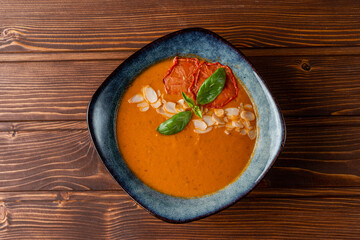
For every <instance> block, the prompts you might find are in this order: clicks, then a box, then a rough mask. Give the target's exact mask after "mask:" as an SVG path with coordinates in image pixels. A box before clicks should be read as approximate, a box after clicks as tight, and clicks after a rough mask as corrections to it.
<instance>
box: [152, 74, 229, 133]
mask: <svg viewBox="0 0 360 240" xmlns="http://www.w3.org/2000/svg"><path fill="white" fill-rule="evenodd" d="M225 80H226V73H225V69H224V68H219V69H217V70H216V71H215V72H214V73H213V74H212V75H211V76H210V77H208V78H207V79H206V80H205V81H204V82H203V84H201V86H200V88H199V91H198V93H197V95H196V102H197V104H195V102H194V101H193V100H192V99H191V98H189V97H188V96H186V94H185V93H183V92H181V94H182V96H183V98H184V100H185V102H186V103H187V105H188V106H189V107H190V108H191V109H192V111H193V112H194V113H195V114H196V115H197V116H198V117H200V118H202V113H201V110H200V107H199V106H198V105H205V104H208V103H211V102H212V101H214V100H215V98H216V97H217V96H218V95H219V94H220V93H221V91H222V90H223V88H224V86H225ZM191 117H192V112H190V111H184V112H180V113H177V114H175V115H174V116H172V117H171V118H169V119H168V120H166V121H165V122H163V123H161V124H160V126H159V127H158V128H157V129H156V130H157V131H158V132H159V133H161V134H164V135H172V134H175V133H178V132H181V131H182V130H183V129H184V128H185V127H186V125H187V124H188V123H189V122H190V119H191Z"/></svg>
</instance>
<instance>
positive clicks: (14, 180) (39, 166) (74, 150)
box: [0, 124, 118, 191]
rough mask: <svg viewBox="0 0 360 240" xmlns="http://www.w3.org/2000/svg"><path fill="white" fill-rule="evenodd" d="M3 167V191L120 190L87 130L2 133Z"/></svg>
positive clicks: (0, 179)
mask: <svg viewBox="0 0 360 240" xmlns="http://www.w3.org/2000/svg"><path fill="white" fill-rule="evenodd" d="M44 125H45V126H46V125H47V124H44ZM13 126H14V125H13ZM37 126H38V127H39V125H37ZM61 126H62V125H59V127H61ZM39 128H41V127H39ZM45 128H46V127H45ZM0 168H1V170H0V172H1V173H0V189H1V190H0V191H12V190H16V189H17V190H42V189H46V190H53V189H69V190H71V189H77V190H89V189H104V188H108V189H118V185H117V184H116V183H115V181H114V180H113V179H112V177H111V175H110V174H109V173H108V172H107V170H106V169H105V167H104V165H103V164H102V162H101V160H100V158H99V157H98V155H97V153H96V151H95V149H94V148H93V146H92V144H91V141H90V136H89V135H88V132H87V130H85V131H84V130H71V131H66V130H62V131H21V130H20V131H19V130H17V129H16V128H15V127H14V128H13V129H12V130H11V131H9V132H0Z"/></svg>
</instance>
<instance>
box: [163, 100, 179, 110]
mask: <svg viewBox="0 0 360 240" xmlns="http://www.w3.org/2000/svg"><path fill="white" fill-rule="evenodd" d="M175 107H176V104H175V103H173V102H167V103H165V104H164V110H165V111H167V112H168V113H177V112H176V110H175Z"/></svg>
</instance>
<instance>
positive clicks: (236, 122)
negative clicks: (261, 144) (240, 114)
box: [231, 121, 244, 128]
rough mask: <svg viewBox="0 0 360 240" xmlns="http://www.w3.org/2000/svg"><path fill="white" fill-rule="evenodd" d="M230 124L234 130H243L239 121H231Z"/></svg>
mask: <svg viewBox="0 0 360 240" xmlns="http://www.w3.org/2000/svg"><path fill="white" fill-rule="evenodd" d="M231 124H232V125H233V126H234V127H236V128H243V127H244V125H243V124H242V123H241V122H240V121H232V122H231Z"/></svg>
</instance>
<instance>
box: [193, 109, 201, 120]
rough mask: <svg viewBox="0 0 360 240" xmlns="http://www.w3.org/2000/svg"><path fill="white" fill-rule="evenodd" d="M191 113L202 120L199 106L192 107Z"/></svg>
mask: <svg viewBox="0 0 360 240" xmlns="http://www.w3.org/2000/svg"><path fill="white" fill-rule="evenodd" d="M193 111H194V113H195V114H196V116H198V117H199V118H202V113H201V110H200V108H199V106H194V108H193Z"/></svg>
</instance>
